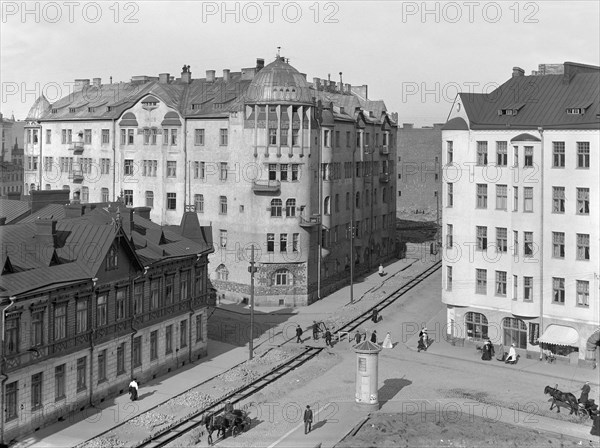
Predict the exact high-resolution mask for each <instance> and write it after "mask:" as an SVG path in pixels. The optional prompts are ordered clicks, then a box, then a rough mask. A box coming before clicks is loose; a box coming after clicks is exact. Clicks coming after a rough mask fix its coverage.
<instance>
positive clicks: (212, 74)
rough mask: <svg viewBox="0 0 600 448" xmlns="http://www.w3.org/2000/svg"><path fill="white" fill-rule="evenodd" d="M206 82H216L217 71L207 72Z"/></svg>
mask: <svg viewBox="0 0 600 448" xmlns="http://www.w3.org/2000/svg"><path fill="white" fill-rule="evenodd" d="M206 81H207V82H215V71H214V70H206Z"/></svg>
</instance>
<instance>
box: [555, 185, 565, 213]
mask: <svg viewBox="0 0 600 448" xmlns="http://www.w3.org/2000/svg"><path fill="white" fill-rule="evenodd" d="M564 212H565V187H552V213H564Z"/></svg>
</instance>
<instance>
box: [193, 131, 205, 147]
mask: <svg viewBox="0 0 600 448" xmlns="http://www.w3.org/2000/svg"><path fill="white" fill-rule="evenodd" d="M194 145H196V146H204V129H196V130H195V131H194Z"/></svg>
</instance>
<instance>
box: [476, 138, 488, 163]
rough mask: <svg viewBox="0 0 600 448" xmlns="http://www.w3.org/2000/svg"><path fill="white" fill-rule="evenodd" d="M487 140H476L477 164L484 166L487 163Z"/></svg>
mask: <svg viewBox="0 0 600 448" xmlns="http://www.w3.org/2000/svg"><path fill="white" fill-rule="evenodd" d="M487 157H488V142H477V165H478V166H485V165H487V164H488V158H487Z"/></svg>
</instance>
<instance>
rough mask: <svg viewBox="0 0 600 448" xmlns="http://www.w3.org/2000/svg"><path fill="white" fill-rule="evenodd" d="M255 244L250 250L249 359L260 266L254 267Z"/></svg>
mask: <svg viewBox="0 0 600 448" xmlns="http://www.w3.org/2000/svg"><path fill="white" fill-rule="evenodd" d="M254 264H255V263H254V244H253V245H252V248H251V251H250V267H248V272H250V342H249V344H248V350H249V353H248V359H252V357H253V356H254V274H255V273H256V271H258V268H256V267H254Z"/></svg>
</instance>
